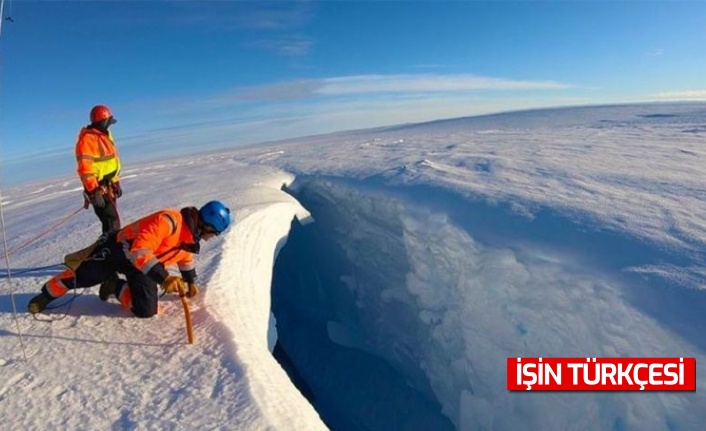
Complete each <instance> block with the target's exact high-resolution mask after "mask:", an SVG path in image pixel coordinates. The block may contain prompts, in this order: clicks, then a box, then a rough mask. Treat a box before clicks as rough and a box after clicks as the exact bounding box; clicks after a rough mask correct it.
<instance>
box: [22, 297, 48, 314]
mask: <svg viewBox="0 0 706 431" xmlns="http://www.w3.org/2000/svg"><path fill="white" fill-rule="evenodd" d="M53 300H54V298H52V297H51V296H49V295H47V294H46V293H44V292H42V293H40V294H39V295H37V296H35V297H34V298H32V299H30V300H29V304H27V311H29V312H30V313H32V314H37V313H41V312H42V311H43V310H44V309H45V308H47V305H48V304H49V303H50V302H52V301H53Z"/></svg>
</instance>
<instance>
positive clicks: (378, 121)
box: [0, 0, 706, 183]
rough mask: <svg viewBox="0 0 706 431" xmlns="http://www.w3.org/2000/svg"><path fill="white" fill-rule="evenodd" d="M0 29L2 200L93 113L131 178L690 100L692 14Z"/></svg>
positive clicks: (29, 4) (699, 49)
mask: <svg viewBox="0 0 706 431" xmlns="http://www.w3.org/2000/svg"><path fill="white" fill-rule="evenodd" d="M8 14H9V15H10V16H11V17H12V18H13V20H14V22H9V21H3V26H2V34H1V36H0V50H1V51H0V55H1V61H2V64H1V65H0V68H1V69H0V70H1V75H0V139H1V142H0V151H1V153H0V155H1V156H2V158H3V164H4V169H3V181H4V182H9V183H16V182H19V181H25V180H33V179H41V178H44V177H47V176H57V175H66V174H72V173H73V169H74V167H73V165H72V164H73V146H74V142H75V138H76V134H77V132H78V129H79V128H80V127H81V126H82V125H84V124H85V123H86V122H87V114H88V110H89V109H90V107H91V106H92V105H94V104H97V103H104V104H108V105H109V106H111V107H112V108H113V111H114V113H115V116H116V117H117V118H118V120H119V122H118V124H117V125H116V126H115V128H114V133H115V136H116V139H117V142H118V144H119V146H120V149H121V153H122V156H123V159H124V160H125V161H127V162H131V161H137V160H145V159H148V158H159V157H165V156H167V155H169V156H171V155H178V154H181V153H184V152H193V151H198V150H202V149H212V148H221V147H226V146H236V145H244V144H250V143H255V142H262V141H267V140H274V139H282V138H288V137H295V136H303V135H310V134H318V133H327V132H332V131H337V130H346V129H357V128H365V127H375V126H382V125H390V124H399V123H406V122H418V121H426V120H434V119H439V118H450V117H460V116H467V115H476V114H482V113H489V112H498V111H506V110H515V109H525V108H530V107H542V106H560V105H580V104H601V103H626V102H643V101H659V100H693V99H701V100H703V99H706V84H704V72H706V56H704V50H705V49H704V46H706V4H701V3H698V2H667V1H664V2H656V1H649V2H636V1H630V2H612V1H611V2H608V1H606V2H591V1H586V2H583V1H565V2H548V1H542V2H535V1H524V2H506V1H496V2H443V1H441V2H431V1H429V2H422V1H411V2H398V1H355V2H344V1H327V2H313V1H307V2H284V1H282V2H228V1H220V2H187V1H124V2H109V1H92V2H82V1H24V0H6V2H5V15H8ZM50 159H51V160H50ZM38 167H39V169H38Z"/></svg>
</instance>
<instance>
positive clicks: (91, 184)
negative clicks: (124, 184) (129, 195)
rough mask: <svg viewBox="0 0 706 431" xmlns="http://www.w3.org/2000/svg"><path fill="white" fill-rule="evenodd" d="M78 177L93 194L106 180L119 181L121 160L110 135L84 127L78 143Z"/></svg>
mask: <svg viewBox="0 0 706 431" xmlns="http://www.w3.org/2000/svg"><path fill="white" fill-rule="evenodd" d="M76 161H77V162H78V169H77V172H78V176H79V178H81V182H82V183H83V188H84V189H85V190H86V191H87V192H89V193H90V192H93V191H94V190H95V189H96V187H98V185H99V183H100V182H101V181H103V180H104V179H108V180H110V181H112V182H117V181H119V179H120V178H118V175H119V174H120V158H119V157H118V150H117V148H116V147H115V143H114V142H113V138H112V137H111V135H110V134H105V133H103V132H101V131H100V130H96V129H90V128H88V127H84V128H82V129H81V131H80V132H79V134H78V141H76Z"/></svg>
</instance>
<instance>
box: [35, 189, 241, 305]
mask: <svg viewBox="0 0 706 431" xmlns="http://www.w3.org/2000/svg"><path fill="white" fill-rule="evenodd" d="M229 225H230V210H229V209H228V208H227V207H226V206H225V205H223V203H222V202H220V201H211V202H209V203H207V204H206V205H204V206H203V207H201V209H196V208H194V207H186V208H182V209H181V210H178V209H164V210H161V211H157V212H155V213H153V214H150V215H148V216H146V217H144V218H142V219H140V220H138V221H136V222H134V223H132V224H130V225H128V226H126V227H124V228H123V229H121V230H119V231H118V232H112V233H110V234H109V235H108V237H107V239H106V240H105V241H104V242H102V243H99V244H98V245H97V246H95V248H93V250H92V251H90V252H89V253H90V254H88V255H87V257H86V258H85V259H82V260H80V262H79V263H78V265H77V267H76V268H75V269H71V268H69V269H67V270H65V271H64V272H62V273H60V274H58V275H55V276H53V277H52V278H51V279H49V281H47V282H46V283H45V284H44V286H42V291H41V293H40V294H39V295H37V296H35V297H34V298H32V299H31V300H30V301H29V304H28V306H27V310H28V311H29V312H30V313H32V314H36V313H39V312H41V311H42V310H44V309H45V308H46V307H47V305H48V304H49V303H50V302H51V301H53V300H54V299H56V298H59V297H60V296H62V295H64V294H66V293H67V292H68V291H69V290H71V289H77V288H80V287H89V286H95V285H96V284H99V283H100V284H101V285H100V289H99V292H98V294H99V296H100V299H101V300H103V301H107V300H108V298H110V297H111V296H115V297H116V298H117V299H118V301H119V302H120V304H122V305H123V306H124V307H126V308H129V309H130V310H132V312H133V314H134V315H135V316H137V317H152V316H154V315H155V314H156V313H157V302H158V291H157V285H158V284H159V285H161V286H162V289H164V291H165V292H167V293H180V294H186V296H188V297H193V296H195V295H197V294H198V293H199V285H198V283H197V275H196V267H195V265H194V257H193V255H194V254H198V252H199V241H200V240H202V239H203V240H204V241H208V240H209V239H211V238H213V237H214V236H217V235H220V234H221V233H223V231H225V230H226V229H227V228H228V226H229ZM172 265H176V266H177V267H178V268H179V271H180V273H181V277H179V276H176V275H170V274H169V273H168V272H167V267H169V266H172ZM115 273H120V274H124V275H125V276H126V278H127V280H123V279H120V278H117V277H114V275H115Z"/></svg>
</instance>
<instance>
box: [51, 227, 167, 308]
mask: <svg viewBox="0 0 706 431" xmlns="http://www.w3.org/2000/svg"><path fill="white" fill-rule="evenodd" d="M115 237H116V235H115V234H113V235H110V236H109V237H108V240H107V241H106V242H105V243H104V244H102V245H101V246H99V247H96V249H95V250H94V251H93V253H91V256H90V257H89V258H88V259H86V260H84V261H83V262H82V263H81V265H79V267H78V268H77V269H76V272H75V273H74V272H73V271H71V270H67V271H68V272H67V271H65V272H63V273H61V274H59V275H57V276H55V277H58V278H59V281H61V283H62V284H63V285H64V286H66V288H68V289H77V288H81V287H91V286H95V285H98V284H100V283H102V282H104V281H106V280H108V279H109V278H111V277H113V276H114V275H115V273H119V274H124V275H125V278H126V279H127V285H126V286H123V289H126V288H127V289H130V294H131V296H132V312H133V313H134V314H135V316H137V317H152V316H154V315H155V314H157V302H158V299H159V292H158V289H157V283H156V282H155V281H154V280H152V279H151V278H149V277H148V276H146V275H145V274H143V273H142V272H141V271H140V270H138V269H137V268H135V266H134V265H133V264H132V262H130V261H129V260H128V259H127V257H126V256H125V252H124V251H123V249H122V244H121V243H118V242H117V241H116V239H115ZM69 273H70V274H69Z"/></svg>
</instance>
